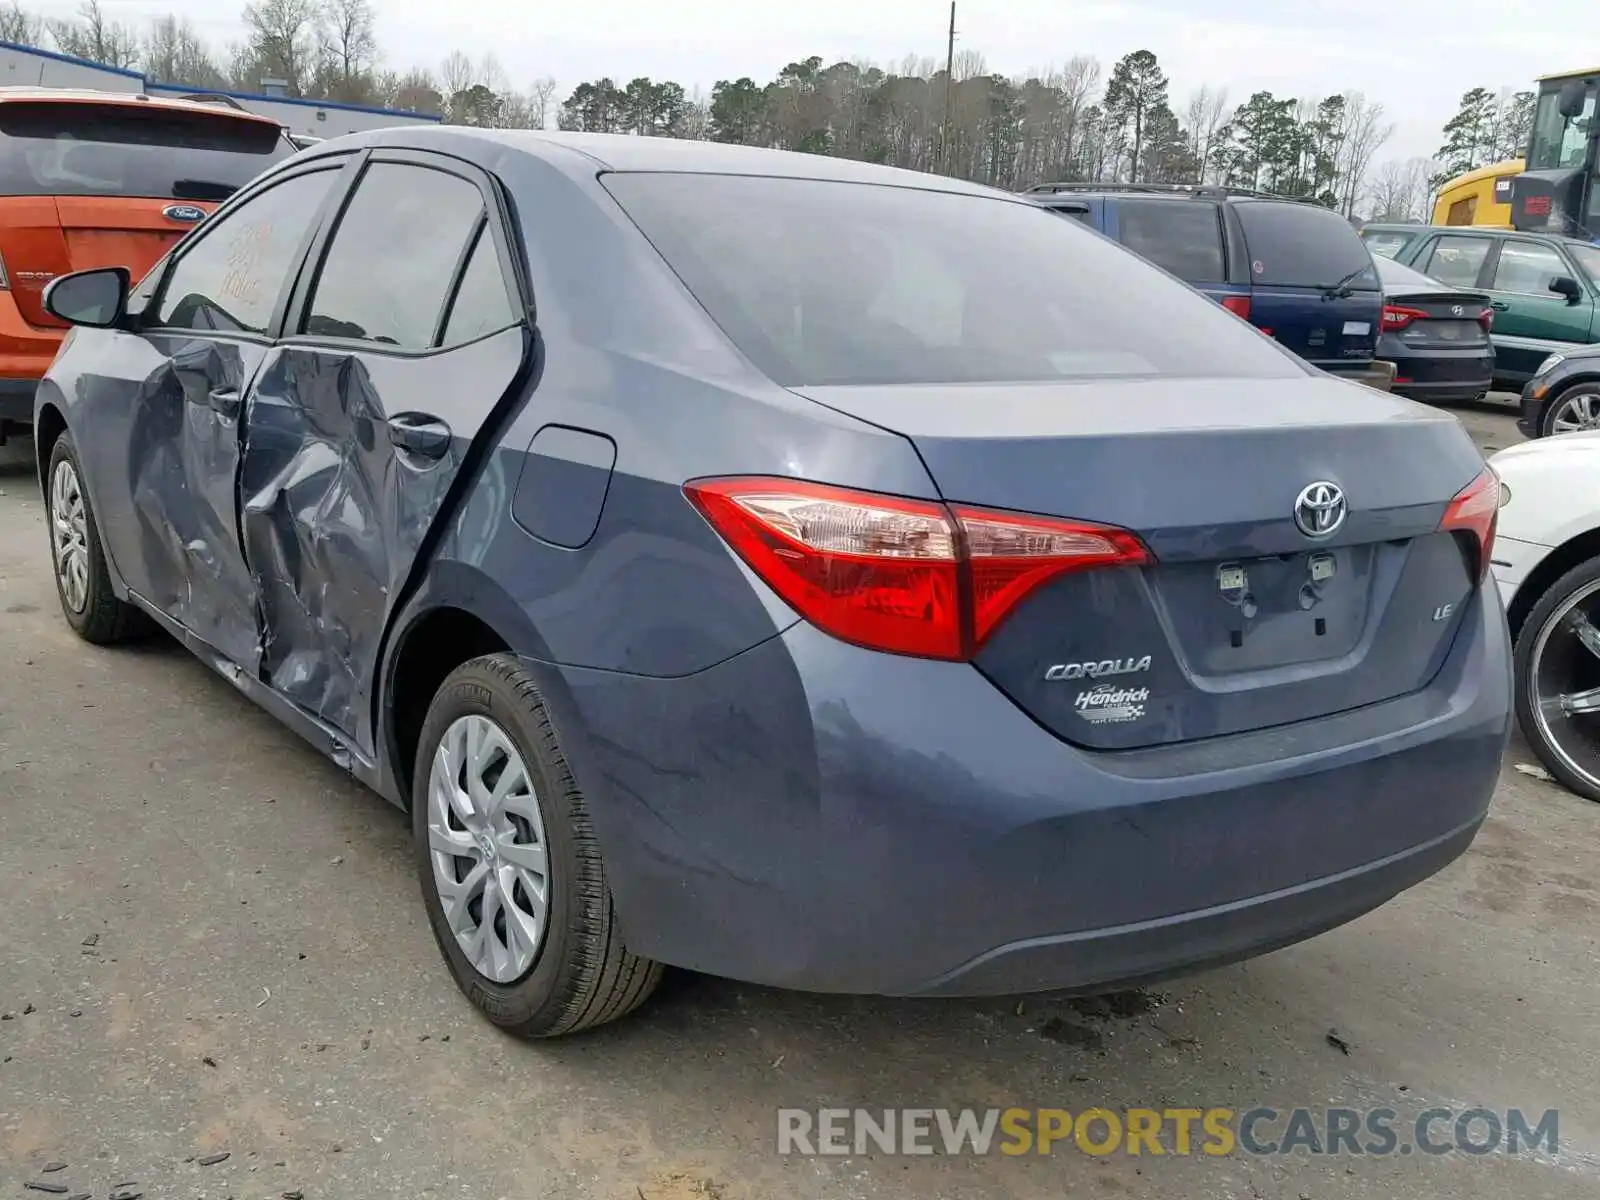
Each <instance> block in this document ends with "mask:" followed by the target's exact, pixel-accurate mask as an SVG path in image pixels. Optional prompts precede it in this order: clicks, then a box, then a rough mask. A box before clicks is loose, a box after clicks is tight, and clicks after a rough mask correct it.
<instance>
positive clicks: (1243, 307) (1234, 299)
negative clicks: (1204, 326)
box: [1222, 296, 1250, 321]
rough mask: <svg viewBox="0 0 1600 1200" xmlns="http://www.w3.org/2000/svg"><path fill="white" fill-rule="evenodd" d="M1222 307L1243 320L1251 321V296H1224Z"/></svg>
mask: <svg viewBox="0 0 1600 1200" xmlns="http://www.w3.org/2000/svg"><path fill="white" fill-rule="evenodd" d="M1222 307H1223V308H1225V309H1227V310H1228V311H1229V312H1231V313H1232V314H1233V315H1234V316H1236V317H1239V318H1240V319H1242V320H1245V321H1248V320H1249V319H1250V297H1249V296H1224V297H1223V298H1222Z"/></svg>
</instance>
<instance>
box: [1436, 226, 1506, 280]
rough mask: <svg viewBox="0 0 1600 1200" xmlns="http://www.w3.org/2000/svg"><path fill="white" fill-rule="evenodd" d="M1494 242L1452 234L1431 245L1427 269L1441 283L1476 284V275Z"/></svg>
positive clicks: (1481, 268)
mask: <svg viewBox="0 0 1600 1200" xmlns="http://www.w3.org/2000/svg"><path fill="white" fill-rule="evenodd" d="M1492 245H1494V242H1493V241H1492V240H1491V239H1489V238H1480V237H1457V236H1455V235H1454V234H1452V235H1451V236H1449V237H1442V238H1440V239H1439V240H1438V241H1436V242H1435V243H1434V244H1433V251H1432V253H1431V254H1430V256H1429V258H1428V265H1427V267H1426V270H1427V272H1428V274H1429V275H1432V276H1433V277H1434V278H1435V279H1437V280H1438V281H1439V282H1440V283H1448V284H1449V285H1450V286H1451V287H1459V288H1470V287H1476V286H1477V285H1478V275H1479V273H1480V272H1481V271H1482V270H1483V261H1484V259H1486V258H1488V257H1489V248H1490V247H1491V246H1492Z"/></svg>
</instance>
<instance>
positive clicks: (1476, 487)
mask: <svg viewBox="0 0 1600 1200" xmlns="http://www.w3.org/2000/svg"><path fill="white" fill-rule="evenodd" d="M1499 516H1500V477H1499V476H1498V475H1496V474H1495V473H1494V471H1493V469H1491V468H1489V467H1485V468H1484V469H1483V473H1482V474H1480V475H1479V476H1478V477H1477V478H1476V479H1474V480H1473V481H1472V482H1471V483H1469V484H1467V486H1466V487H1464V488H1462V489H1461V490H1460V491H1459V492H1457V493H1456V494H1455V498H1454V499H1452V500H1451V501H1450V507H1448V508H1447V509H1445V510H1444V518H1443V519H1442V520H1441V521H1440V522H1439V528H1440V529H1443V530H1449V531H1451V532H1455V533H1466V534H1470V535H1471V536H1472V539H1473V542H1474V545H1473V552H1474V553H1475V554H1476V556H1477V561H1476V563H1475V564H1474V565H1475V567H1476V568H1477V575H1478V579H1479V581H1480V582H1481V581H1482V580H1483V577H1484V576H1485V575H1487V574H1488V573H1489V555H1490V554H1491V553H1492V552H1493V550H1494V530H1495V522H1496V521H1497V520H1498V518H1499Z"/></svg>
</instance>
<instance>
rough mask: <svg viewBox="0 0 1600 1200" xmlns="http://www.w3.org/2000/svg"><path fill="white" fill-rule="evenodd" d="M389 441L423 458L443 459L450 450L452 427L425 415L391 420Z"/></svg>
mask: <svg viewBox="0 0 1600 1200" xmlns="http://www.w3.org/2000/svg"><path fill="white" fill-rule="evenodd" d="M389 440H390V441H391V442H393V443H394V444H395V445H396V446H398V447H400V449H402V450H409V451H410V452H411V453H412V454H417V455H420V456H421V457H423V458H443V457H444V456H445V454H446V453H447V452H448V451H449V449H450V426H448V425H446V424H445V423H444V422H443V421H441V420H439V419H438V418H437V417H430V416H427V415H425V414H423V413H401V414H399V415H398V416H393V417H390V418H389Z"/></svg>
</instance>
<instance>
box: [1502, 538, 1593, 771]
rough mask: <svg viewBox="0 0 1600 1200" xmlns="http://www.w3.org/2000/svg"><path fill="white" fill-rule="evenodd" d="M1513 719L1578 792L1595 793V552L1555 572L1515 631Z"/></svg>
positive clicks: (1543, 758) (1535, 749) (1541, 755)
mask: <svg viewBox="0 0 1600 1200" xmlns="http://www.w3.org/2000/svg"><path fill="white" fill-rule="evenodd" d="M1515 670H1516V685H1517V687H1516V692H1517V723H1518V724H1519V725H1520V726H1521V727H1522V733H1523V736H1524V737H1526V738H1527V739H1528V744H1529V745H1530V746H1531V747H1532V748H1533V752H1534V753H1535V754H1536V755H1538V756H1539V761H1540V762H1542V763H1543V764H1544V765H1545V766H1546V767H1547V768H1548V769H1549V771H1550V773H1551V774H1553V775H1554V776H1555V777H1556V778H1557V779H1559V780H1560V781H1561V782H1562V783H1563V784H1565V785H1566V786H1567V787H1569V788H1571V789H1572V790H1573V791H1574V792H1576V793H1577V794H1578V795H1580V796H1583V797H1585V798H1586V799H1589V800H1596V801H1600V558H1592V559H1590V560H1589V561H1588V562H1585V563H1581V564H1580V565H1578V566H1576V567H1574V568H1573V569H1572V570H1570V571H1568V572H1567V573H1566V574H1565V575H1563V576H1562V577H1561V578H1560V579H1558V580H1556V582H1555V583H1553V584H1552V585H1551V586H1550V588H1549V589H1548V590H1547V591H1546V592H1545V593H1544V595H1543V596H1541V597H1540V598H1539V602H1538V603H1537V604H1535V605H1534V607H1533V611H1532V612H1530V613H1529V614H1528V619H1527V620H1526V621H1525V622H1524V623H1523V625H1522V630H1521V633H1520V635H1519V636H1518V638H1517V650H1516V659H1515Z"/></svg>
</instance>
